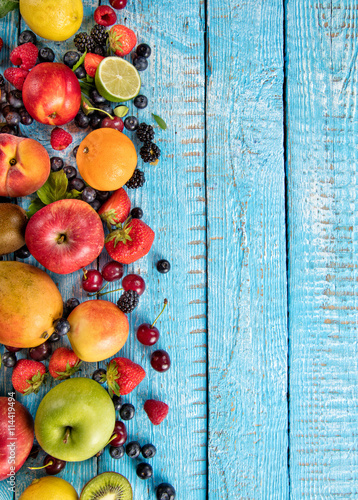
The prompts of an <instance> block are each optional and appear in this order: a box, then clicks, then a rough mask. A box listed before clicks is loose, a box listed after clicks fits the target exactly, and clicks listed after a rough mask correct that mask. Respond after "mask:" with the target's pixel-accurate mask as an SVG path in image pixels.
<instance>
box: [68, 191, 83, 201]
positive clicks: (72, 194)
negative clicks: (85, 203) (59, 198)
mask: <svg viewBox="0 0 358 500" xmlns="http://www.w3.org/2000/svg"><path fill="white" fill-rule="evenodd" d="M66 198H67V199H72V200H80V199H81V191H77V189H71V191H70V192H68V193H66Z"/></svg>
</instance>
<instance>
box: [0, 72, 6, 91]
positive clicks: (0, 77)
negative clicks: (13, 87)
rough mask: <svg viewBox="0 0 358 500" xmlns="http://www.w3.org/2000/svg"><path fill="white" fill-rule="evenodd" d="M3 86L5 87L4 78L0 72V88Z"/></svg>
mask: <svg viewBox="0 0 358 500" xmlns="http://www.w3.org/2000/svg"><path fill="white" fill-rule="evenodd" d="M4 87H5V78H4V77H3V75H2V74H0V89H3V88H4ZM5 95H6V94H5Z"/></svg>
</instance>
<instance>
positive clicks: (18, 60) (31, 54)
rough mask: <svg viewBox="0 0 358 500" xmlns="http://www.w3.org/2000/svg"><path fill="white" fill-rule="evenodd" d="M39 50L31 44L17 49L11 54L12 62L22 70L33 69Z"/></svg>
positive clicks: (25, 44) (24, 44)
mask: <svg viewBox="0 0 358 500" xmlns="http://www.w3.org/2000/svg"><path fill="white" fill-rule="evenodd" d="M38 53H39V49H38V48H37V47H36V45H34V44H33V43H31V42H27V43H23V44H22V45H19V46H18V47H15V48H14V50H13V51H12V52H11V54H10V61H11V62H12V64H13V65H14V66H20V68H21V69H26V70H28V69H31V68H32V67H33V66H35V64H36V60H37V55H38Z"/></svg>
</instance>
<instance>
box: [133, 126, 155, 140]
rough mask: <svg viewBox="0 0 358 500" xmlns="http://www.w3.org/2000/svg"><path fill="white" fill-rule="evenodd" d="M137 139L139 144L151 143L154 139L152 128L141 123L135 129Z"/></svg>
mask: <svg viewBox="0 0 358 500" xmlns="http://www.w3.org/2000/svg"><path fill="white" fill-rule="evenodd" d="M137 137H138V139H139V140H140V141H141V142H152V141H153V139H154V130H153V127H152V126H151V125H147V124H146V123H141V124H140V125H139V127H138V128H137Z"/></svg>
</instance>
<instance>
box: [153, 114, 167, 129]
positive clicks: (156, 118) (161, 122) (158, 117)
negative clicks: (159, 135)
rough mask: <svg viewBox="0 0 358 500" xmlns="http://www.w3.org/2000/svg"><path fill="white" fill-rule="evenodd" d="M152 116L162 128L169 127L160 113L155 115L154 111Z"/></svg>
mask: <svg viewBox="0 0 358 500" xmlns="http://www.w3.org/2000/svg"><path fill="white" fill-rule="evenodd" d="M152 117H153V118H154V120H155V121H156V122H157V124H158V125H159V127H160V128H161V129H162V130H167V128H168V127H167V124H166V123H165V121H164V120H163V118H161V117H160V116H158V115H155V114H154V113H152Z"/></svg>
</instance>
